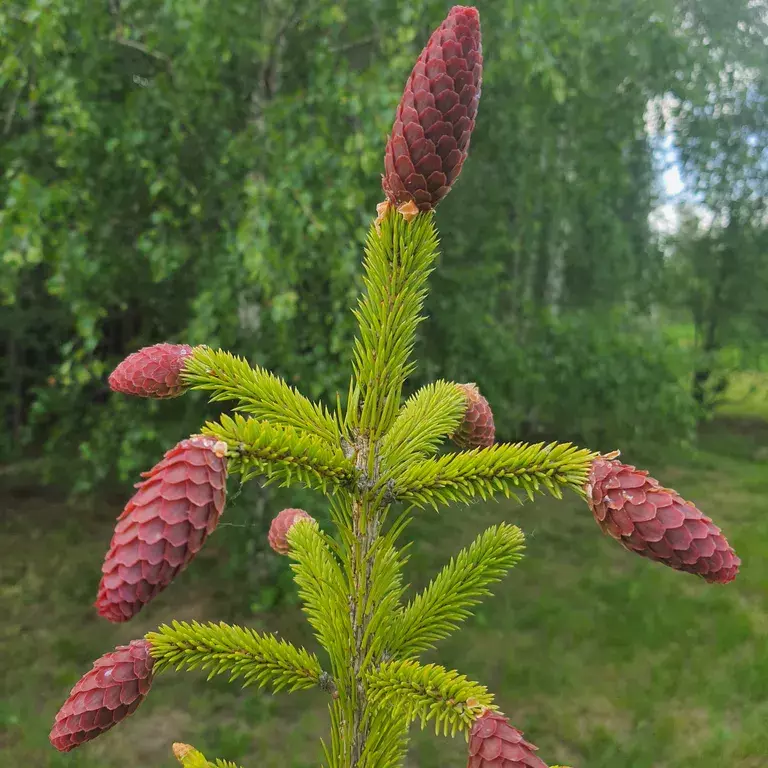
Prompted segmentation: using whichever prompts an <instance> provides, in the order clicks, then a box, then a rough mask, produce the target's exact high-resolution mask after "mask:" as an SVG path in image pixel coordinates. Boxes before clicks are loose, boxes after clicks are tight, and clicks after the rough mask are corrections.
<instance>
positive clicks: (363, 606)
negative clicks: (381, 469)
mask: <svg viewBox="0 0 768 768" xmlns="http://www.w3.org/2000/svg"><path fill="white" fill-rule="evenodd" d="M375 451H376V447H375V444H373V445H372V444H371V443H370V442H369V441H368V440H367V439H361V440H360V441H359V444H358V446H357V457H356V466H357V469H358V470H359V471H360V473H361V476H362V477H363V478H364V482H363V483H361V487H360V489H358V490H357V491H356V492H355V497H354V500H353V503H352V530H353V533H354V545H353V546H354V550H353V552H352V553H351V554H352V557H351V571H352V580H353V582H352V593H351V594H350V618H351V624H352V686H353V690H352V701H353V718H352V724H351V725H352V732H351V734H350V736H351V738H350V741H349V744H350V768H358V766H360V765H361V762H362V755H363V751H364V749H365V743H366V740H367V738H368V730H369V724H368V717H367V714H368V713H367V700H366V693H365V686H364V683H363V676H364V669H363V665H364V663H365V657H366V654H367V651H368V648H367V643H366V640H365V635H366V629H367V626H368V620H369V616H370V611H371V606H370V605H369V601H368V596H369V594H370V591H371V572H372V568H373V560H372V558H371V556H370V555H371V549H372V547H373V545H374V543H375V541H376V539H377V537H378V535H379V524H380V513H381V509H380V508H379V507H378V506H377V505H375V504H374V503H372V502H371V501H370V499H368V498H367V495H366V490H365V488H366V487H367V486H369V485H371V484H372V483H373V482H375V480H376V478H375V477H372V474H375V473H376V468H375V464H374V463H373V462H371V461H370V458H371V456H372V455H375Z"/></svg>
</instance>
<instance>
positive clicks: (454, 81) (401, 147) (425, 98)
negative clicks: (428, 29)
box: [382, 5, 483, 211]
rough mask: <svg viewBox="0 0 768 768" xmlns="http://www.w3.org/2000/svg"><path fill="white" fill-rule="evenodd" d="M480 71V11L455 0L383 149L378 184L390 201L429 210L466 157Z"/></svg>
mask: <svg viewBox="0 0 768 768" xmlns="http://www.w3.org/2000/svg"><path fill="white" fill-rule="evenodd" d="M482 76H483V53H482V43H481V38H480V14H479V13H478V12H477V9H476V8H468V7H464V6H461V5H456V6H454V7H453V8H451V10H450V12H449V13H448V16H447V17H446V19H445V21H443V23H442V24H441V25H440V26H439V27H438V28H437V29H436V30H435V31H434V32H433V33H432V36H431V37H430V38H429V42H428V43H427V45H426V47H425V48H424V50H423V51H422V52H421V55H420V56H419V58H418V59H417V61H416V65H415V66H414V68H413V71H412V72H411V76H410V77H409V78H408V81H407V82H406V84H405V90H404V92H403V97H402V99H401V101H400V106H398V108H397V112H396V114H395V123H394V125H393V127H392V133H391V135H390V137H389V140H388V141H387V148H386V151H385V154H384V170H385V173H384V175H383V176H382V188H383V189H384V193H385V194H386V196H387V200H388V201H389V202H390V203H392V204H394V205H395V206H400V205H403V204H406V203H409V202H412V203H414V204H415V205H416V206H418V208H419V210H422V211H429V210H431V209H432V208H434V207H435V206H436V205H437V204H438V203H439V202H440V200H442V199H443V197H445V195H447V194H448V192H449V191H450V189H451V186H452V185H453V183H454V182H455V181H456V179H457V178H458V176H459V174H460V173H461V168H462V165H463V164H464V161H465V160H466V159H467V152H468V151H469V141H470V137H471V135H472V131H473V129H474V127H475V117H476V115H477V105H478V102H479V101H480V88H481V84H482Z"/></svg>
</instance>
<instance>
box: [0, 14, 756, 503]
mask: <svg viewBox="0 0 768 768" xmlns="http://www.w3.org/2000/svg"><path fill="white" fill-rule="evenodd" d="M478 5H479V7H480V11H481V15H482V19H483V32H484V52H485V56H486V74H485V80H484V89H483V90H484V93H483V97H482V104H481V108H480V116H479V120H478V126H477V129H476V132H475V134H474V136H473V146H472V150H471V159H470V161H469V162H468V163H467V165H466V170H465V171H464V173H463V176H462V178H461V181H460V182H459V183H458V184H457V187H456V189H455V191H454V192H453V193H452V194H451V195H450V196H449V197H448V199H447V200H446V202H445V203H444V204H443V205H442V206H441V209H440V211H439V213H438V218H439V222H438V224H439V228H440V232H441V235H442V249H443V255H442V261H441V264H440V266H439V269H438V271H437V272H436V274H435V278H434V280H433V289H434V291H433V294H432V297H431V299H430V305H429V312H430V315H431V319H430V322H429V323H427V324H426V325H425V326H424V330H423V334H422V340H421V347H420V352H421V361H422V365H421V367H420V372H419V375H420V376H421V380H422V381H423V380H425V379H426V378H430V377H434V376H436V375H441V376H455V377H457V378H460V379H464V380H476V381H478V383H479V384H480V385H481V387H482V388H483V389H484V391H487V392H488V393H489V395H491V396H492V397H491V399H492V402H493V405H494V408H495V409H496V412H497V421H498V424H499V431H500V434H501V435H502V436H503V437H508V438H512V437H521V436H523V435H524V434H525V433H533V434H549V433H554V432H555V431H557V433H558V435H559V436H561V437H562V436H564V435H567V436H569V437H574V438H578V439H584V440H590V441H597V442H599V443H600V447H602V446H603V445H605V446H612V445H614V444H615V443H617V442H621V443H622V444H624V445H626V444H630V443H633V442H642V441H647V440H658V439H660V438H663V439H669V438H672V437H674V438H681V437H685V436H687V435H688V434H689V430H690V426H691V424H692V423H693V420H694V417H695V414H696V405H695V404H694V403H693V401H692V399H691V397H690V396H689V383H688V379H689V377H690V376H689V374H690V371H687V372H685V374H684V375H683V376H681V373H680V359H679V357H676V356H675V349H676V347H672V346H670V343H669V342H668V341H666V340H665V339H666V337H665V335H664V334H663V333H662V332H661V331H660V330H659V328H658V327H656V326H657V325H658V324H657V322H656V321H655V319H654V318H655V317H656V314H655V311H656V309H657V305H658V302H659V299H660V298H661V297H662V296H665V297H666V296H667V294H666V293H664V290H663V289H664V286H665V285H667V282H668V281H666V280H665V279H663V278H664V277H665V275H664V273H665V272H666V264H667V262H668V261H670V260H669V259H668V258H665V252H664V250H663V248H662V247H660V244H659V243H658V242H657V241H656V239H655V238H654V236H653V233H652V232H651V230H650V229H649V225H648V214H649V213H650V212H651V211H652V209H653V208H654V206H655V205H656V203H657V202H658V193H659V189H658V181H657V178H658V174H657V171H658V168H657V167H656V166H655V157H656V155H655V152H656V150H657V149H658V146H657V143H658V136H660V135H661V133H660V131H663V130H667V131H671V132H672V134H673V135H674V137H675V142H676V144H677V146H678V148H679V151H680V157H681V162H682V163H683V165H684V168H685V172H686V177H687V178H690V179H691V180H692V185H693V187H692V188H695V189H696V190H697V194H699V195H700V199H701V200H702V201H703V203H702V204H704V203H706V204H707V205H709V206H710V207H714V208H716V209H717V210H718V211H720V210H726V209H727V210H728V211H736V209H737V208H738V211H742V210H743V208H744V205H746V202H749V204H750V205H753V207H754V208H755V210H756V211H757V213H755V215H754V216H753V217H752V218H751V219H750V221H751V222H752V224H751V225H750V226H755V227H758V228H759V227H760V226H763V227H764V224H765V219H764V218H762V219H760V215H761V214H760V213H759V211H760V210H763V211H764V208H760V204H758V203H759V197H760V194H761V190H762V192H764V185H765V175H764V173H763V171H764V166H761V165H760V163H759V162H757V160H756V151H757V150H759V147H760V144H759V142H760V140H761V137H763V136H764V134H761V133H760V130H761V128H760V126H761V125H763V123H761V121H763V120H764V117H765V109H764V107H765V99H764V91H765V78H764V75H765V70H766V63H765V59H764V56H763V57H762V58H761V57H760V56H759V53H758V52H759V50H760V48H761V45H760V41H761V40H762V37H764V36H765V26H766V22H765V19H764V18H762V17H761V16H760V12H759V8H758V7H757V5H756V4H753V3H747V2H746V0H744V1H743V2H742V1H739V2H736V3H728V4H724V3H723V2H722V1H721V0H702V1H701V2H697V3H690V2H687V1H686V0H633V1H632V2H629V0H525V2H522V0H494V1H493V2H490V0H486V1H485V2H483V0H480V2H478ZM726 6H727V7H726ZM447 7H448V6H447V4H446V3H444V2H437V0H427V1H426V2H423V3H412V2H407V1H406V0H369V2H363V3H360V2H355V1H353V0H260V2H257V3H249V2H240V1H239V0H225V1H224V2H221V3H215V4H212V3H209V2H205V1H204V0H188V2H185V3H182V4H179V3H169V2H165V3H159V4H158V3H150V2H147V0H105V2H103V3H98V4H93V3H87V2H85V0H68V2H64V1H63V0H25V1H24V2H22V1H21V0H8V1H7V2H5V3H4V4H3V5H2V8H0V174H1V175H0V206H1V207H0V355H2V357H3V359H4V363H3V365H2V366H1V367H0V419H2V422H3V426H4V429H2V430H0V435H2V436H1V437H0V454H3V455H6V456H9V455H14V454H17V453H18V452H19V451H20V450H22V449H25V448H28V449H29V450H36V449H37V448H38V447H39V446H43V447H44V450H45V455H46V456H47V457H48V461H47V467H48V469H49V472H50V474H51V475H52V476H53V475H55V474H57V473H59V472H60V471H61V468H62V465H64V466H66V472H67V477H68V478H69V479H70V480H71V482H72V483H73V484H74V488H75V490H87V489H88V488H90V487H92V486H93V485H94V484H97V483H101V482H104V481H107V480H114V479H116V478H118V479H120V480H122V481H125V480H127V479H132V478H135V477H136V474H137V472H138V471H139V470H140V469H143V468H145V467H146V466H147V465H149V464H151V463H153V462H154V461H155V460H156V458H157V457H158V455H159V453H160V452H161V450H162V449H163V448H165V447H167V446H168V445H170V444H172V443H174V442H175V441H176V440H177V439H179V437H181V436H183V435H185V434H187V433H188V432H189V431H191V430H193V429H195V428H196V427H197V425H198V424H199V422H200V420H201V418H202V417H203V414H204V413H205V412H206V411H205V410H204V403H203V400H202V398H200V397H197V396H188V397H185V398H183V399H182V400H179V401H175V402H171V403H162V404H156V403H146V402H130V401H127V400H126V399H124V398H118V397H111V396H110V395H109V392H108V390H107V388H106V383H105V382H106V377H107V375H108V373H109V371H110V370H111V368H112V367H113V366H114V365H115V364H116V362H118V361H119V360H120V359H121V358H122V357H124V356H125V355H126V354H128V353H129V352H131V351H133V350H135V349H136V348H138V347H140V346H142V345H145V344H149V343H154V342H157V341H161V340H170V341H184V342H188V343H193V344H194V343H207V344H210V345H221V346H224V347H226V348H229V349H231V350H232V351H235V352H238V353H241V354H244V355H246V356H248V357H249V358H250V359H251V360H253V361H254V362H257V363H259V364H261V365H265V366H267V367H269V368H272V369H273V370H275V372H277V373H278V374H280V375H283V376H285V377H286V378H287V379H288V381H289V382H291V383H294V384H297V385H299V386H301V387H302V389H303V391H304V392H305V393H306V394H308V395H310V396H312V397H321V396H325V397H329V398H333V397H335V392H336V391H337V390H339V391H341V392H345V391H346V375H347V369H346V367H345V363H346V360H347V357H348V353H349V350H350V346H351V338H352V332H353V326H352V316H351V313H350V312H349V309H350V307H351V306H352V305H353V303H354V298H355V295H356V291H357V288H358V287H359V286H358V278H359V264H360V256H361V250H362V247H361V246H362V238H363V236H364V233H365V231H366V225H367V223H368V222H369V220H370V218H371V216H372V215H374V210H375V204H376V203H377V202H378V201H379V200H380V199H381V198H382V193H381V191H380V187H379V182H378V174H379V173H380V172H381V168H382V156H383V148H384V142H385V137H386V134H387V131H388V130H389V128H390V125H391V120H392V115H393V111H394V108H395V105H396V104H397V101H398V98H399V95H400V92H401V89H402V84H403V81H404V79H405V77H406V75H407V73H408V72H409V70H410V67H411V65H412V61H413V59H414V57H415V55H416V54H417V52H418V50H419V49H420V47H421V45H422V44H423V43H424V41H425V40H426V38H427V35H428V34H429V31H430V30H431V29H432V28H433V27H434V26H435V25H436V24H437V23H438V22H439V20H440V19H441V18H442V17H443V15H444V14H445V12H446V11H447ZM761 35H762V37H761ZM763 50H764V49H763ZM745 72H746V73H747V75H748V76H745V74H744V73H745ZM723 73H725V75H724V74H723ZM713 94H714V101H713ZM761 94H763V95H761ZM659 99H662V100H663V102H664V104H666V105H668V106H669V109H668V110H667V111H666V112H665V111H664V110H657V112H658V113H659V114H658V115H657V118H658V119H654V120H651V119H650V118H649V116H648V115H649V109H648V105H649V104H654V103H657V102H658V100H659ZM713 103H714V104H728V105H730V107H729V108H728V109H722V108H721V109H719V110H718V109H717V108H715V107H713ZM654 114H655V113H654ZM650 123H653V126H652V127H653V130H650V131H649V130H648V126H649V124H650ZM654 137H655V138H654ZM714 138H716V139H717V141H714ZM713 142H714V143H713ZM762 146H763V149H764V146H765V145H764V144H763V145H762ZM758 159H759V157H758ZM713 164H714V165H713ZM718 168H719V169H720V170H719V172H718V170H717V169H718ZM739 169H742V171H741V172H740V171H739ZM761 185H763V186H761ZM710 190H717V194H718V195H719V196H717V197H713V196H712V195H714V192H713V193H712V195H709V197H707V195H708V194H709V191H710ZM745 190H747V192H745ZM705 193H706V194H705ZM756 200H758V202H755V201H756ZM718 206H719V207H718ZM739 215H740V214H739ZM726 220H727V221H731V220H733V221H737V222H738V221H742V220H743V219H742V218H739V216H733V218H732V219H731V218H729V217H728V216H726ZM760 222H762V224H760ZM679 250H680V251H681V252H682V249H679ZM689 250H691V251H692V253H694V254H697V253H698V251H699V249H698V247H692V248H691V249H689ZM735 253H736V256H735V257H738V256H739V254H740V251H739V250H738V249H737V250H736V251H735ZM672 261H674V260H672ZM675 268H676V269H677V266H676V267H675ZM681 269H682V267H681ZM681 274H682V275H684V274H685V270H684V269H682V272H681ZM707 274H708V273H707ZM716 276H717V272H716V271H715V273H714V277H711V278H710V277H706V276H704V277H702V279H703V280H705V281H706V280H710V279H711V280H715V279H716ZM675 279H677V280H678V283H677V284H678V285H679V284H681V282H682V281H684V280H686V279H687V278H685V277H684V276H681V277H678V278H675ZM674 284H675V283H674V282H673V285H674ZM673 294H674V291H673ZM674 299H675V300H676V299H677V297H674ZM684 307H685V303H684V302H683V303H682V305H678V308H684ZM740 309H741V307H740V306H735V305H734V304H733V303H731V304H729V305H728V308H727V310H723V311H724V312H725V311H727V312H728V313H730V314H729V317H735V316H736V315H738V314H739V312H740ZM729 323H730V321H729ZM737 325H738V323H736V324H735V325H734V327H736V326H737ZM748 325H749V329H750V330H749V333H752V330H751V329H752V327H753V324H751V321H750V323H749V324H748ZM738 327H741V328H744V327H746V326H745V324H744V322H742V323H741V325H739V326H738ZM753 335H754V334H753ZM744 337H745V333H741V334H740V335H737V338H738V339H741V338H744ZM730 339H731V341H730V342H728V343H732V340H733V334H732V335H731V337H730ZM723 343H726V342H725V341H724V342H723ZM692 365H693V363H692ZM414 383H420V381H418V380H417V381H416V382H414ZM208 413H209V414H210V410H209V411H208Z"/></svg>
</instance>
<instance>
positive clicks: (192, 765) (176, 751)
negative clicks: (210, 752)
mask: <svg viewBox="0 0 768 768" xmlns="http://www.w3.org/2000/svg"><path fill="white" fill-rule="evenodd" d="M173 755H174V757H175V758H176V759H177V760H178V761H179V762H180V763H181V764H182V766H183V767H184V768H208V766H209V765H210V763H209V762H208V761H207V760H206V759H205V755H203V753H202V752H199V751H198V750H196V749H195V748H194V747H193V746H192V745H191V744H181V743H179V742H177V743H176V744H174V745H173Z"/></svg>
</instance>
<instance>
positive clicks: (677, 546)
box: [585, 458, 741, 584]
mask: <svg viewBox="0 0 768 768" xmlns="http://www.w3.org/2000/svg"><path fill="white" fill-rule="evenodd" d="M585 490H586V493H587V503H588V504H589V507H590V509H591V510H592V514H593V515H594V516H595V520H596V521H597V523H598V525H599V526H600V527H601V528H602V529H603V531H604V532H605V533H607V534H608V535H609V536H612V537H613V538H614V539H616V540H617V541H618V542H619V543H620V544H621V545H622V546H623V547H625V548H626V549H628V550H629V551H630V552H636V553H637V554H638V555H642V556H643V557H647V558H649V559H651V560H656V561H657V562H659V563H664V565H668V566H669V567H670V568H675V569H676V570H678V571H687V572H688V573H694V574H696V575H698V576H701V577H702V578H704V579H705V580H706V581H709V582H717V583H720V584H726V583H727V582H729V581H733V579H735V578H736V574H737V573H738V570H739V566H740V565H741V560H740V559H739V558H738V557H737V556H736V553H735V552H734V551H733V549H732V548H731V546H730V545H729V544H728V542H727V541H726V539H725V536H723V534H722V533H721V532H720V529H719V528H718V527H717V526H716V525H715V524H714V523H713V522H712V521H711V520H710V519H709V518H708V517H706V515H704V514H703V513H702V512H700V511H699V510H698V509H697V508H696V507H695V506H694V505H693V504H692V503H691V502H689V501H685V500H684V499H682V498H681V497H680V495H679V494H678V493H677V492H676V491H673V490H671V489H669V488H664V487H662V486H661V485H660V484H659V482H658V481H657V480H654V479H653V478H652V477H649V476H648V473H647V472H644V471H642V470H638V469H635V468H634V467H632V466H629V465H627V464H622V463H621V462H620V461H617V460H615V459H613V460H608V459H603V458H600V459H597V460H596V461H595V462H594V463H593V464H592V469H591V471H590V474H589V481H588V482H587V485H586V489H585Z"/></svg>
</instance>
